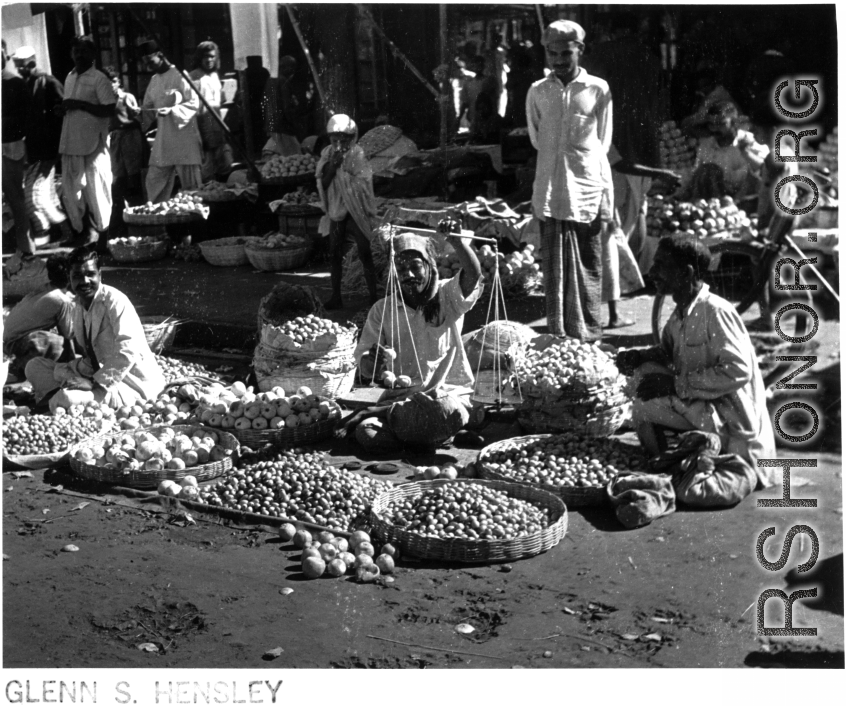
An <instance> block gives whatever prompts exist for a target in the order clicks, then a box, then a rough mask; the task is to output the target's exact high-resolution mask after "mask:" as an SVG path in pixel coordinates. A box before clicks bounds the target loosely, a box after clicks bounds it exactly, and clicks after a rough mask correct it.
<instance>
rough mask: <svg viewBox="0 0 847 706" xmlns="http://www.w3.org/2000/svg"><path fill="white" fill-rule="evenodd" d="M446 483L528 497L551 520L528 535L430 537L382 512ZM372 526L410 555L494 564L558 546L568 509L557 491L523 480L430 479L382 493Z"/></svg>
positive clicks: (380, 538)
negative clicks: (393, 504)
mask: <svg viewBox="0 0 847 706" xmlns="http://www.w3.org/2000/svg"><path fill="white" fill-rule="evenodd" d="M445 484H450V485H451V486H460V485H462V484H473V485H482V486H485V487H487V488H491V489H493V490H499V491H502V492H504V493H507V494H508V495H509V496H511V497H513V498H518V499H520V500H526V501H528V502H530V503H532V504H533V505H536V506H538V507H540V508H544V509H547V510H548V511H549V512H550V515H551V522H550V524H549V525H548V526H547V527H545V528H544V529H542V530H540V531H538V532H534V533H533V534H530V535H527V536H526V537H516V538H513V539H496V540H480V539H478V540H472V539H441V538H438V537H427V536H424V535H421V534H418V533H416V532H409V531H407V530H404V529H402V528H400V527H397V526H396V525H393V524H391V523H390V522H388V521H387V520H385V519H383V517H382V513H383V512H384V511H385V509H386V508H387V507H388V504H389V503H391V502H392V501H395V500H402V499H404V498H412V497H415V496H417V495H420V494H422V493H423V492H424V491H426V490H432V489H434V488H437V487H439V486H442V485H445ZM371 526H372V528H373V534H374V535H375V536H376V537H378V538H379V541H380V543H383V542H390V543H391V544H395V545H398V546H399V547H400V549H401V552H404V553H407V554H409V556H415V557H418V558H421V559H433V560H437V561H448V562H461V563H466V564H491V563H496V562H499V561H514V560H516V559H523V558H525V557H530V556H535V555H536V554H540V553H541V552H545V551H547V550H548V549H551V548H552V547H555V546H556V545H557V544H558V543H559V542H560V541H561V540H562V539H563V538H564V536H565V532H566V531H567V527H568V511H567V508H566V507H565V504H564V503H563V502H562V501H561V499H560V498H558V497H557V496H555V495H553V493H549V492H547V491H545V490H541V489H538V488H535V487H533V486H530V485H526V484H522V483H506V482H503V481H496V480H476V479H460V480H428V481H419V482H414V483H403V484H402V485H398V486H396V487H394V488H392V489H391V490H388V491H385V492H383V493H381V494H380V495H379V496H378V497H377V498H376V500H375V501H374V503H373V506H372V508H371Z"/></svg>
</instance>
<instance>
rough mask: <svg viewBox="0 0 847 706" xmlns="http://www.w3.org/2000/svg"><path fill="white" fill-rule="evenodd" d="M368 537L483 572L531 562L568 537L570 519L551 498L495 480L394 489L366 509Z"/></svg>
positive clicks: (408, 485)
mask: <svg viewBox="0 0 847 706" xmlns="http://www.w3.org/2000/svg"><path fill="white" fill-rule="evenodd" d="M371 526H372V528H373V534H374V535H375V536H376V537H378V538H379V540H380V541H381V542H388V543H390V544H393V545H395V546H399V547H400V550H401V553H405V554H408V555H409V556H415V557H419V558H421V559H432V560H438V561H449V562H461V563H469V564H487V563H494V562H499V561H513V560H515V559H522V558H525V557H530V556H534V555H536V554H540V553H541V552H544V551H547V550H548V549H550V548H552V547H554V546H556V545H557V544H558V543H559V542H560V541H561V540H562V539H563V538H564V536H565V532H566V531H567V526H568V511H567V508H566V507H565V504H564V503H563V502H562V500H561V499H560V498H558V497H557V496H556V495H554V494H553V493H549V492H547V491H546V490H542V489H540V488H534V487H532V486H530V485H527V484H522V483H510V482H504V481H499V480H476V479H458V480H429V481H418V482H413V483H404V484H402V485H398V486H396V487H394V488H392V489H390V490H388V491H386V492H384V493H382V494H381V495H379V496H378V497H377V499H376V500H375V501H374V503H373V507H372V508H371Z"/></svg>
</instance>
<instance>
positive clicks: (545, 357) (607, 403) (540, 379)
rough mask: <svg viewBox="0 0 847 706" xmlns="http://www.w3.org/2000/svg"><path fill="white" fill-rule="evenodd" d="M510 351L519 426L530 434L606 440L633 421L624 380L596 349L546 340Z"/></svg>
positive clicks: (608, 357) (592, 346)
mask: <svg viewBox="0 0 847 706" xmlns="http://www.w3.org/2000/svg"><path fill="white" fill-rule="evenodd" d="M510 352H511V354H512V357H513V367H514V375H513V379H512V385H513V387H514V389H515V392H518V390H519V391H520V395H521V397H522V398H523V402H522V403H521V405H520V407H519V408H518V421H519V423H520V424H521V426H522V427H523V428H524V429H525V430H526V431H528V432H531V433H546V432H552V433H556V432H563V431H574V432H577V433H579V434H581V435H583V436H589V437H602V436H609V435H611V434H613V433H615V432H616V431H617V430H618V429H619V428H620V426H621V425H622V424H623V422H624V421H625V420H626V419H627V418H628V417H629V413H630V402H629V398H628V396H627V393H626V378H625V377H623V376H622V375H621V374H620V373H619V371H618V369H617V367H616V365H615V363H614V361H613V360H612V358H611V357H610V356H609V355H608V354H606V353H604V352H603V351H601V350H600V349H599V348H597V347H596V346H594V345H591V344H582V343H579V342H577V341H574V340H572V339H561V338H558V337H556V336H549V335H543V336H539V337H537V338H536V339H535V340H533V341H532V342H531V343H530V344H529V345H527V346H525V347H514V348H513V349H512V351H510Z"/></svg>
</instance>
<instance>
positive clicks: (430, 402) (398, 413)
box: [388, 390, 470, 446]
mask: <svg viewBox="0 0 847 706" xmlns="http://www.w3.org/2000/svg"><path fill="white" fill-rule="evenodd" d="M469 416H470V415H469V413H468V408H467V407H466V406H465V404H463V402H462V401H461V400H460V399H459V398H458V397H457V396H455V395H452V394H450V393H448V392H445V391H443V390H442V391H439V390H433V391H431V392H416V393H414V394H413V395H412V396H411V397H410V398H409V399H407V400H403V401H402V402H395V403H394V404H393V405H391V409H389V410H388V427H389V428H390V429H391V431H392V432H394V434H395V435H396V436H397V438H398V439H400V441H402V442H404V443H407V444H414V445H419V446H438V445H439V444H442V443H444V442H445V441H447V439H450V438H451V437H453V436H454V435H455V434H456V432H457V431H459V430H460V429H461V428H462V427H463V426H465V424H467V423H468V419H469Z"/></svg>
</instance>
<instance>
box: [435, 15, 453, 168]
mask: <svg viewBox="0 0 847 706" xmlns="http://www.w3.org/2000/svg"><path fill="white" fill-rule="evenodd" d="M438 19H439V23H440V25H441V27H440V29H441V65H442V66H443V67H444V75H443V76H442V77H441V85H440V88H441V95H440V97H439V100H440V101H441V139H440V145H441V152H442V157H444V156H445V154H444V151H445V150H446V148H447V141H448V134H447V133H448V130H449V124H450V121H449V116H448V114H447V110H448V109H452V102H450V103H448V99H449V98H450V94H449V89H450V46H449V39H448V34H447V5H445V4H444V3H442V4H440V5H439V6H438ZM445 163H446V159H445Z"/></svg>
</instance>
